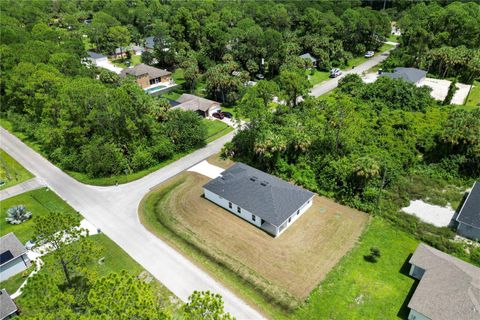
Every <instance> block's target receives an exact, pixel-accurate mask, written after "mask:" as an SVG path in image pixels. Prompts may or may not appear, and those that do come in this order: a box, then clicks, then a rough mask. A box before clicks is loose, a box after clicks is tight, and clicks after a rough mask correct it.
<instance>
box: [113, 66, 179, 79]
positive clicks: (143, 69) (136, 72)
mask: <svg viewBox="0 0 480 320" xmlns="http://www.w3.org/2000/svg"><path fill="white" fill-rule="evenodd" d="M129 74H131V75H133V76H135V77H139V76H141V75H144V74H148V76H149V77H150V78H151V79H154V78H159V77H163V76H168V75H170V74H171V73H170V72H169V71H167V70H163V69H158V68H155V67H152V66H149V65H146V64H144V63H141V64H137V65H136V66H134V67H131V68H125V69H123V70H122V71H121V72H120V77H122V78H125V77H126V76H127V75H129Z"/></svg>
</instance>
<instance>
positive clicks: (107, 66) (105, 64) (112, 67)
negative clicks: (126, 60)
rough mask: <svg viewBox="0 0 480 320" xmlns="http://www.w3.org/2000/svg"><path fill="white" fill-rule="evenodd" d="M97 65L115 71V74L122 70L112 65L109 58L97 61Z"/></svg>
mask: <svg viewBox="0 0 480 320" xmlns="http://www.w3.org/2000/svg"><path fill="white" fill-rule="evenodd" d="M97 67H99V68H104V69H107V70H110V71H112V72H115V73H116V74H119V73H120V72H121V71H122V70H123V69H122V68H119V67H117V66H116V65H114V64H113V63H112V62H111V61H110V60H107V61H101V62H98V63H97Z"/></svg>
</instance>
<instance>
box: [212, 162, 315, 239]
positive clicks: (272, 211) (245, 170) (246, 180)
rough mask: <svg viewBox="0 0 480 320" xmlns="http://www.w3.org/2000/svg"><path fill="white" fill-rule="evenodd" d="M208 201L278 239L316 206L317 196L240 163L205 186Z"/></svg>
mask: <svg viewBox="0 0 480 320" xmlns="http://www.w3.org/2000/svg"><path fill="white" fill-rule="evenodd" d="M203 190H204V195H205V198H206V199H208V200H210V201H212V202H214V203H216V204H217V205H219V206H221V207H222V208H224V209H226V210H228V211H230V212H232V213H234V214H235V215H237V216H239V217H241V218H242V219H244V220H246V221H248V222H250V223H251V224H254V225H255V226H257V227H259V228H261V229H262V230H264V231H266V232H268V233H269V234H271V235H273V236H275V237H277V236H279V235H280V234H281V233H282V232H283V231H285V230H286V229H287V228H288V227H289V226H290V225H291V224H293V222H295V220H297V219H298V218H299V217H300V216H301V215H302V214H303V213H304V212H305V211H307V209H308V208H310V206H311V205H312V201H313V196H314V193H313V192H310V191H308V190H305V189H303V188H300V187H298V186H295V185H293V184H291V183H288V182H286V181H283V180H281V179H279V178H277V177H274V176H272V175H269V174H267V173H265V172H262V171H260V170H257V169H255V168H252V167H250V166H247V165H246V164H243V163H236V164H234V165H233V166H232V167H230V168H229V169H227V170H225V171H223V172H222V174H221V176H220V177H218V178H215V179H213V180H211V181H210V182H208V183H207V184H205V185H204V186H203Z"/></svg>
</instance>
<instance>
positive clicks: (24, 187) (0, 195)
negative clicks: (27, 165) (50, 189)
mask: <svg viewBox="0 0 480 320" xmlns="http://www.w3.org/2000/svg"><path fill="white" fill-rule="evenodd" d="M44 186H45V183H44V182H43V181H42V180H41V179H39V178H38V177H35V178H32V179H30V180H27V181H25V182H22V183H19V184H16V185H14V186H11V187H10V188H7V189H3V190H1V191H0V201H2V200H5V199H8V198H11V197H13V196H16V195H19V194H22V193H24V192H27V191H30V190H35V189H38V188H41V187H44Z"/></svg>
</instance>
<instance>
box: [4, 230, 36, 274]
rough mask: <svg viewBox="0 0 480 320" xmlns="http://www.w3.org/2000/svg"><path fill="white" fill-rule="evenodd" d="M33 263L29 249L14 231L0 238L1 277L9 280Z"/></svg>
mask: <svg viewBox="0 0 480 320" xmlns="http://www.w3.org/2000/svg"><path fill="white" fill-rule="evenodd" d="M30 265H31V262H30V259H29V258H28V256H27V249H26V248H25V246H24V245H23V244H22V243H21V242H20V241H19V240H18V238H17V237H16V236H15V234H14V233H13V232H10V233H8V234H6V235H4V236H3V237H1V238H0V279H1V281H4V280H7V279H8V278H10V277H11V276H14V275H16V274H17V273H20V272H22V271H23V270H25V269H27V268H28V267H29V266H30Z"/></svg>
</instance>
